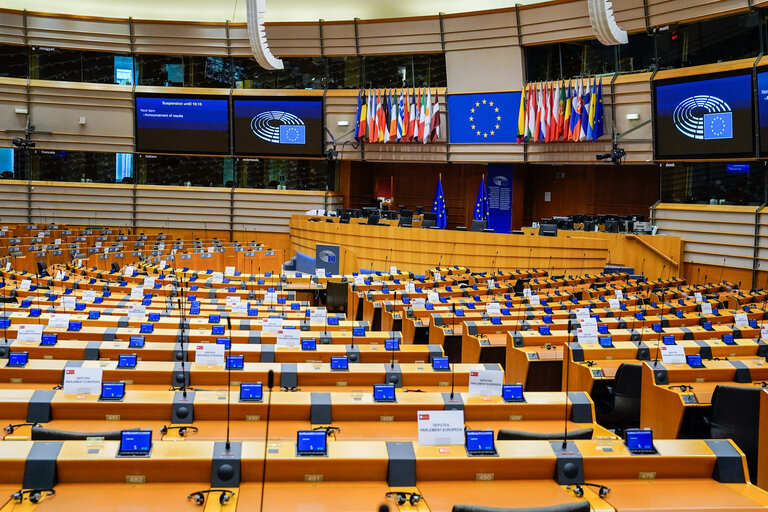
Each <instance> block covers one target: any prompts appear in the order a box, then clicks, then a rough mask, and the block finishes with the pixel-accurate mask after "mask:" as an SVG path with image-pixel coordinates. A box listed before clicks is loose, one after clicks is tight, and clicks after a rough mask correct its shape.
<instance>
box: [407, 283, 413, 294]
mask: <svg viewBox="0 0 768 512" xmlns="http://www.w3.org/2000/svg"><path fill="white" fill-rule="evenodd" d="M405 293H416V285H415V284H414V283H405Z"/></svg>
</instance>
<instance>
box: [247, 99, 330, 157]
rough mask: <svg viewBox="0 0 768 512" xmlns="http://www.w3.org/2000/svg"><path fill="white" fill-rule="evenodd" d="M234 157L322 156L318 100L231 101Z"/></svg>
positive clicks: (319, 101) (321, 106) (321, 114)
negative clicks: (236, 155) (235, 155)
mask: <svg viewBox="0 0 768 512" xmlns="http://www.w3.org/2000/svg"><path fill="white" fill-rule="evenodd" d="M233 110H234V132H235V134H234V140H235V153H236V154H238V155H254V156H262V155H292V156H320V155H321V154H322V153H323V100H322V98H317V97H309V98H301V97H295V98H237V97H235V98H234V100H233Z"/></svg>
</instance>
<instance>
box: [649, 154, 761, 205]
mask: <svg viewBox="0 0 768 512" xmlns="http://www.w3.org/2000/svg"><path fill="white" fill-rule="evenodd" d="M667 165H671V164H666V165H664V166H663V167H662V172H661V200H662V202H664V203H691V204H713V205H715V204H731V205H759V204H762V203H763V202H764V201H765V193H766V192H765V186H766V185H765V180H766V170H765V169H766V168H765V166H764V162H760V163H754V162H753V163H732V164H729V163H721V162H702V163H689V164H681V163H676V164H675V165H674V167H668V166H667Z"/></svg>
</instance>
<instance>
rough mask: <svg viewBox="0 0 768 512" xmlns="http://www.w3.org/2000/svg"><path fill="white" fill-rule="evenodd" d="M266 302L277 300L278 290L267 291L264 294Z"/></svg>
mask: <svg viewBox="0 0 768 512" xmlns="http://www.w3.org/2000/svg"><path fill="white" fill-rule="evenodd" d="M264 302H277V292H267V293H265V294H264Z"/></svg>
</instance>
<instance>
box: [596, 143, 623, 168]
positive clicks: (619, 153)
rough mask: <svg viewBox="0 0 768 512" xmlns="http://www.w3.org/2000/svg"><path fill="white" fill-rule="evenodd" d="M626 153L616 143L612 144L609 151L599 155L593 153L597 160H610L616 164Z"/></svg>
mask: <svg viewBox="0 0 768 512" xmlns="http://www.w3.org/2000/svg"><path fill="white" fill-rule="evenodd" d="M626 155H627V152H626V151H624V149H622V148H620V147H618V146H617V145H616V144H614V145H613V147H612V148H611V151H610V153H600V154H599V155H595V158H597V160H599V161H602V160H610V161H611V162H613V163H614V164H616V165H619V164H620V163H621V160H622V158H624V157H625V156H626Z"/></svg>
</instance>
